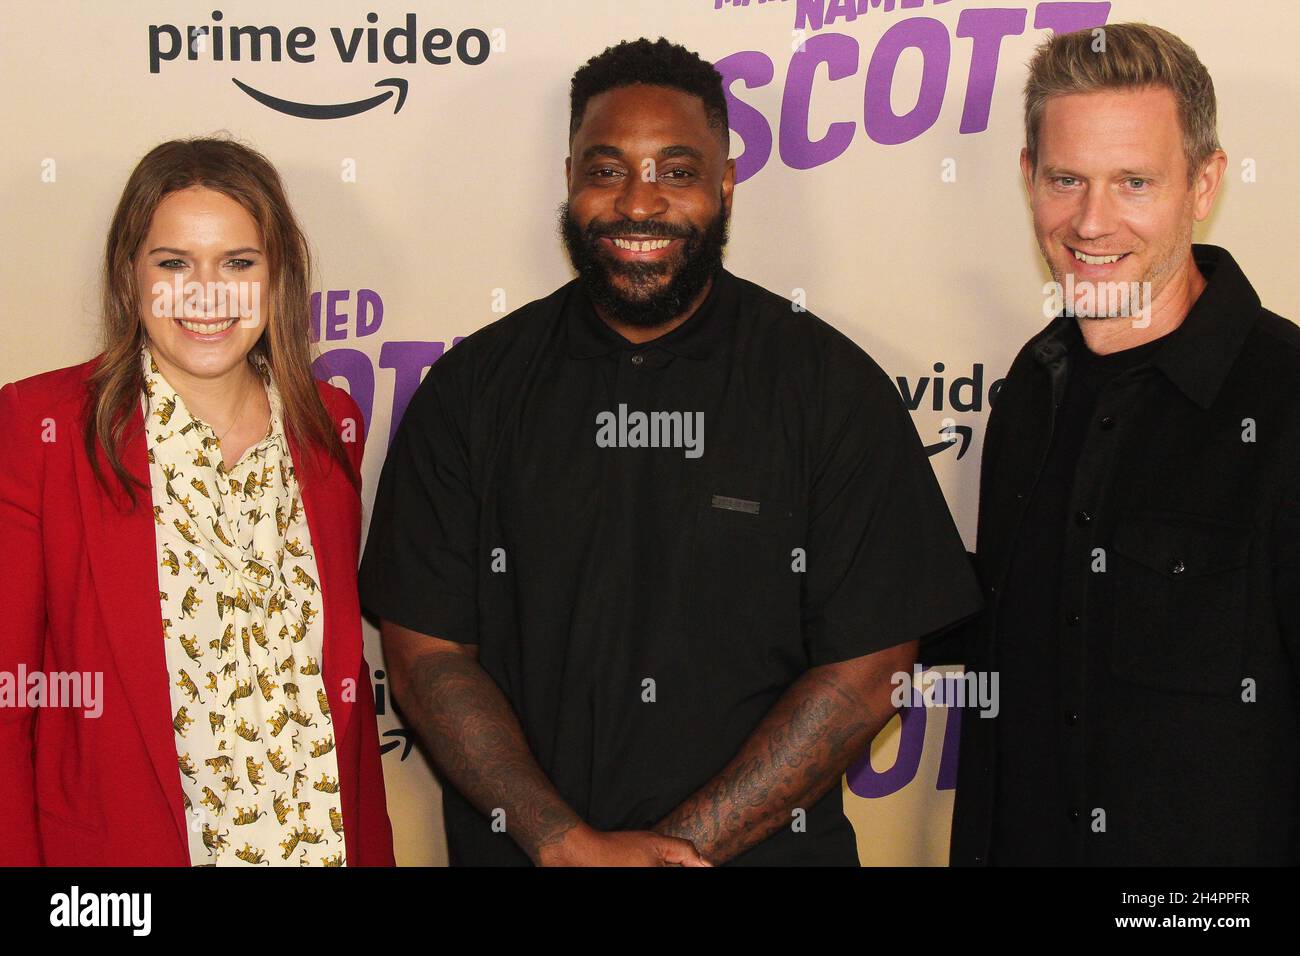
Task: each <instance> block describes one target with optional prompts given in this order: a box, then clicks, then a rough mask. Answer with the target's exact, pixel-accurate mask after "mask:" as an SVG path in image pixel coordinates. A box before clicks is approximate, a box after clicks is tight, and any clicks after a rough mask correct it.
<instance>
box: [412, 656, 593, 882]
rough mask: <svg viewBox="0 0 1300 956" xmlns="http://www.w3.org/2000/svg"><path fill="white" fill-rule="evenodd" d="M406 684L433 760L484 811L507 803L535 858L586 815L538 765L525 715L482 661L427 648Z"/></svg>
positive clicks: (509, 823)
mask: <svg viewBox="0 0 1300 956" xmlns="http://www.w3.org/2000/svg"><path fill="white" fill-rule="evenodd" d="M401 683H402V685H403V686H402V687H401V693H400V699H399V700H398V703H399V704H400V705H401V707H402V713H403V715H404V716H405V717H406V719H407V721H408V722H410V723H411V724H413V725H414V726H415V728H416V730H417V731H418V733H419V735H420V738H421V739H422V740H423V741H424V743H425V746H426V747H427V748H428V750H429V752H430V756H431V757H432V758H433V761H434V763H435V764H437V766H438V768H439V769H440V770H441V771H442V773H443V774H445V775H446V777H447V779H448V780H449V781H450V782H451V783H452V784H453V785H454V786H455V787H456V788H457V789H458V790H459V791H460V792H461V793H462V794H463V795H464V796H465V798H466V799H467V800H469V801H470V803H472V804H473V805H474V806H475V807H476V808H477V809H478V810H479V811H480V812H481V813H483V814H486V815H488V816H491V815H492V814H493V813H494V812H496V811H498V810H503V811H504V812H505V825H506V832H507V833H508V834H509V835H510V836H511V837H512V838H514V840H515V842H516V843H518V844H519V846H520V847H521V848H522V849H523V850H524V852H525V853H527V854H528V855H529V857H531V858H532V860H533V862H534V863H537V862H538V861H539V857H540V855H541V851H542V850H543V849H545V848H546V847H549V846H552V845H554V844H557V843H559V842H560V841H561V840H562V839H563V838H564V835H565V834H566V833H568V832H569V831H570V830H571V829H572V828H573V827H575V826H577V825H578V824H580V823H581V822H582V821H581V819H580V818H579V817H578V815H577V814H576V813H574V811H573V810H572V808H570V807H569V806H568V804H566V803H565V802H564V800H563V799H562V798H561V797H560V795H559V794H558V793H556V791H555V787H554V786H553V785H552V784H551V782H550V780H548V779H547V777H546V774H545V773H543V772H542V769H541V767H539V766H538V764H537V760H536V758H535V757H534V756H533V754H532V751H531V750H529V748H528V743H527V741H526V740H525V738H524V732H523V728H522V727H520V725H519V719H518V718H517V717H516V716H515V713H514V711H513V710H512V709H511V707H510V704H509V702H508V701H507V700H506V698H505V695H504V694H502V693H501V689H500V688H499V687H498V686H497V684H496V682H495V681H493V680H492V678H491V677H489V676H488V674H487V672H486V671H484V670H483V668H482V666H481V665H480V664H479V663H478V661H477V660H475V659H474V658H473V657H469V656H466V655H464V654H459V653H456V652H439V651H433V652H426V653H421V654H419V655H418V656H415V657H413V658H412V659H411V660H410V662H409V665H408V666H407V668H406V675H405V680H404V681H402V682H401ZM394 689H395V690H398V688H396V687H395V688H394Z"/></svg>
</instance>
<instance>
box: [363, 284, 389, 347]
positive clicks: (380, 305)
mask: <svg viewBox="0 0 1300 956" xmlns="http://www.w3.org/2000/svg"><path fill="white" fill-rule="evenodd" d="M368 315H373V316H374V320H373V321H370V322H367V321H366V316H368ZM383 321H384V300H383V299H381V298H380V297H379V293H378V292H376V291H375V290H374V289H358V290H357V338H361V337H363V336H366V335H372V334H374V333H375V332H378V331H379V326H380V325H381V324H383Z"/></svg>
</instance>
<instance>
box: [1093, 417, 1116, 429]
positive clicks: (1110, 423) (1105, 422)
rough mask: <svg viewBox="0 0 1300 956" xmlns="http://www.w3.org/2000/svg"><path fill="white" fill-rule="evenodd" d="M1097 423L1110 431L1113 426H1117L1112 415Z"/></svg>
mask: <svg viewBox="0 0 1300 956" xmlns="http://www.w3.org/2000/svg"><path fill="white" fill-rule="evenodd" d="M1097 424H1099V425H1101V427H1102V430H1104V431H1110V430H1111V429H1112V428H1114V427H1115V419H1114V418H1113V417H1112V416H1110V415H1107V416H1106V417H1104V418H1103V419H1102V420H1101V421H1100V422H1098V423H1097Z"/></svg>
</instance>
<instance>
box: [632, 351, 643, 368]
mask: <svg viewBox="0 0 1300 956" xmlns="http://www.w3.org/2000/svg"><path fill="white" fill-rule="evenodd" d="M644 361H645V356H644V355H642V354H641V353H640V352H637V353H636V354H635V355H633V356H632V364H633V365H640V364H641V363H642V362H644Z"/></svg>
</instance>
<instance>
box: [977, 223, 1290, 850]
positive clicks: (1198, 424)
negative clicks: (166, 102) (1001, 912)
mask: <svg viewBox="0 0 1300 956" xmlns="http://www.w3.org/2000/svg"><path fill="white" fill-rule="evenodd" d="M1194 255H1195V259H1196V263H1197V266H1198V268H1199V269H1200V271H1201V272H1202V274H1203V275H1204V276H1205V277H1206V279H1207V280H1208V285H1207V287H1206V289H1205V290H1204V291H1203V292H1202V294H1201V296H1200V298H1199V299H1198V300H1197V301H1196V303H1195V304H1194V306H1193V307H1192V309H1191V311H1190V312H1189V313H1188V315H1187V317H1186V319H1185V320H1184V322H1183V324H1182V325H1181V326H1180V327H1179V328H1178V329H1177V330H1176V331H1175V332H1173V333H1171V334H1169V335H1167V336H1165V337H1164V338H1162V339H1159V340H1157V341H1156V342H1154V343H1152V344H1151V345H1149V346H1144V347H1141V348H1139V349H1135V350H1131V351H1130V352H1127V353H1125V352H1121V353H1117V354H1116V355H1113V356H1106V357H1097V356H1093V355H1091V353H1089V352H1088V351H1087V348H1086V345H1084V343H1083V342H1082V337H1081V335H1080V333H1079V330H1078V326H1077V322H1076V320H1074V319H1066V318H1058V319H1057V320H1056V321H1054V322H1053V323H1052V324H1051V325H1050V326H1049V327H1048V328H1047V329H1046V330H1045V331H1044V332H1043V333H1041V334H1040V335H1039V336H1037V337H1035V338H1034V339H1033V340H1032V341H1031V342H1030V343H1029V344H1028V345H1027V346H1026V347H1025V349H1024V350H1022V352H1021V353H1020V355H1019V356H1018V357H1017V358H1016V360H1015V362H1014V364H1013V365H1012V368H1011V371H1010V373H1009V374H1008V377H1007V379H1006V382H1005V384H1004V385H1003V388H1002V390H1001V392H1000V393H999V395H998V402H997V405H996V406H995V408H994V411H993V414H992V416H991V419H990V422H989V429H988V435H987V438H986V441H985V447H984V459H983V464H982V478H981V487H980V518H979V521H980V524H979V540H978V557H977V565H978V567H979V571H980V575H981V579H982V581H983V583H984V585H985V588H986V598H987V600H988V602H989V610H988V611H987V612H986V614H985V615H984V616H983V617H982V619H981V620H980V621H979V622H978V625H977V626H975V627H971V628H968V629H967V635H968V636H969V637H970V638H971V642H970V646H969V649H968V658H967V664H968V666H970V667H974V668H976V669H981V670H983V669H990V670H997V671H998V672H999V675H1000V684H1001V697H1002V700H1003V702H1004V703H1005V706H1004V707H1003V708H1002V710H1001V713H1000V714H999V716H998V717H997V718H996V719H993V720H979V719H973V720H971V719H967V720H965V721H964V723H963V737H962V748H961V757H960V770H959V780H958V788H957V800H956V808H955V812H954V822H953V862H954V863H958V864H979V863H986V862H988V861H989V860H990V859H991V861H992V863H993V864H995V865H997V864H999V863H1011V864H1015V863H1046V864H1066V865H1071V864H1103V865H1129V864H1136V865H1141V864H1154V865H1161V864H1191V865H1204V864H1247V863H1261V864H1271V863H1272V864H1276V863H1289V864H1295V863H1297V862H1300V681H1298V676H1297V675H1298V671H1297V662H1298V660H1300V657H1298V655H1300V630H1298V629H1297V626H1296V615H1295V607H1296V605H1297V599H1300V479H1298V476H1300V329H1297V327H1296V326H1295V325H1293V324H1292V323H1290V322H1288V321H1287V320H1285V319H1282V318H1280V317H1278V316H1276V315H1274V314H1273V313H1271V312H1268V311H1267V310H1265V309H1263V308H1262V307H1261V306H1260V303H1259V299H1258V297H1257V296H1256V295H1255V293H1254V291H1253V289H1252V288H1251V286H1250V284H1249V282H1247V280H1246V278H1245V276H1244V275H1243V274H1242V273H1241V270H1240V269H1239V268H1238V266H1237V264H1236V263H1235V262H1234V261H1233V259H1232V257H1231V256H1230V255H1228V253H1227V252H1225V251H1224V250H1222V249H1218V248H1215V247H1211V246H1195V247H1194ZM1084 321H1086V320H1084ZM1049 523H1050V524H1049Z"/></svg>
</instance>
